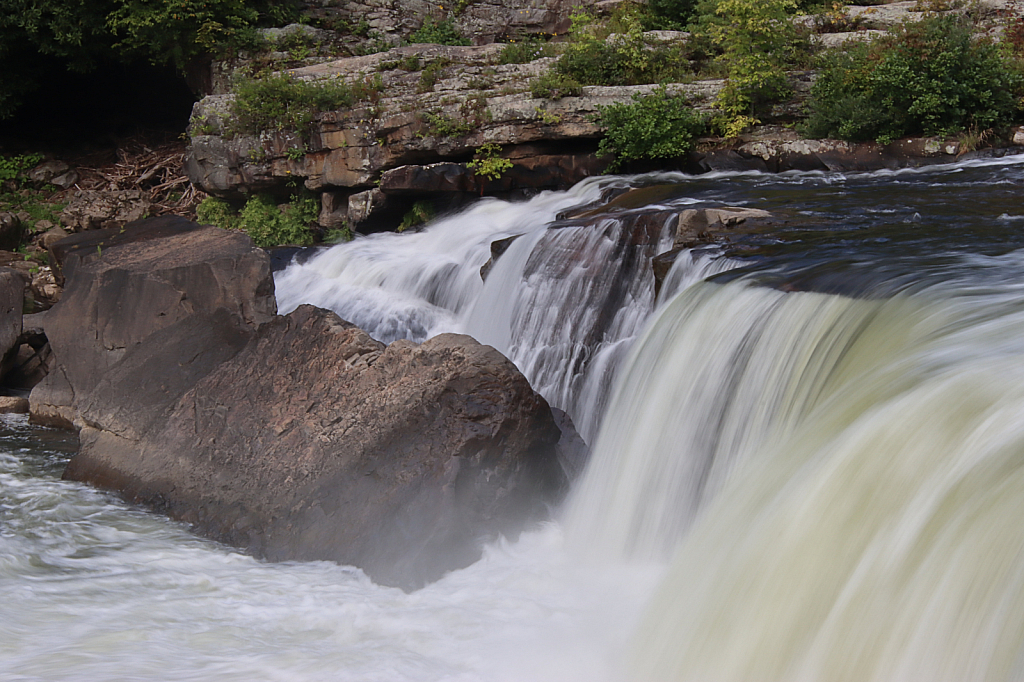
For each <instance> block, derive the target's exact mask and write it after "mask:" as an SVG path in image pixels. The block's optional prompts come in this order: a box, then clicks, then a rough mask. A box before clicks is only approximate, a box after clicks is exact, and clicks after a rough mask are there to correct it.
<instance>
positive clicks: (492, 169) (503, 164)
mask: <svg viewBox="0 0 1024 682" xmlns="http://www.w3.org/2000/svg"><path fill="white" fill-rule="evenodd" d="M500 153H501V145H500V144H497V143H495V142H488V143H487V144H485V145H484V146H482V147H480V148H479V149H477V150H476V154H474V155H473V160H472V161H470V162H469V163H467V164H466V168H468V169H470V170H471V171H473V175H479V176H481V177H484V178H487V179H489V180H499V179H501V176H502V175H504V174H505V173H506V171H509V170H511V169H512V162H511V161H509V160H508V159H503V158H501V157H500V156H498V155H499V154H500ZM481 191H483V190H482V189H481Z"/></svg>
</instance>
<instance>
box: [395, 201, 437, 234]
mask: <svg viewBox="0 0 1024 682" xmlns="http://www.w3.org/2000/svg"><path fill="white" fill-rule="evenodd" d="M435 215H436V213H435V211H434V205H433V204H431V203H430V202H429V201H426V200H423V201H417V202H416V203H414V204H413V205H412V208H410V209H409V211H408V212H407V213H406V214H405V215H404V216H403V217H402V222H401V223H399V225H398V227H397V228H395V229H396V231H397V232H405V231H406V230H408V229H409V228H410V227H415V226H417V225H422V224H423V223H429V222H430V221H431V220H433V219H434V216H435Z"/></svg>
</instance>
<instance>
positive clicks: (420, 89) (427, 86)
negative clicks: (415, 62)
mask: <svg viewBox="0 0 1024 682" xmlns="http://www.w3.org/2000/svg"><path fill="white" fill-rule="evenodd" d="M450 64H451V61H450V60H448V59H446V58H444V57H441V58H440V59H435V60H434V61H432V62H430V63H429V64H427V66H426V67H424V69H423V71H421V72H420V81H419V84H418V85H417V86H416V92H417V93H419V94H422V93H424V92H431V91H432V90H433V89H434V86H435V85H436V84H437V81H439V80H440V79H441V73H442V72H443V71H444V70H445V68H447V67H448V66H449V65H450Z"/></svg>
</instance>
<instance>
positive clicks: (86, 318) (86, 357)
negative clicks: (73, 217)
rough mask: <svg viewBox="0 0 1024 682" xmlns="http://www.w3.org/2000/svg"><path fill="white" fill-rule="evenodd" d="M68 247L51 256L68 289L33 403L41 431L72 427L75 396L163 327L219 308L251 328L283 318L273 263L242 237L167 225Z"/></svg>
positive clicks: (89, 237) (48, 324)
mask: <svg viewBox="0 0 1024 682" xmlns="http://www.w3.org/2000/svg"><path fill="white" fill-rule="evenodd" d="M68 239H69V240H72V241H73V243H72V244H71V245H70V246H69V247H67V248H65V247H66V245H65V244H64V242H63V241H62V242H58V243H57V244H55V245H54V247H53V248H52V249H51V253H52V252H54V251H56V252H59V253H60V264H61V266H62V270H63V276H64V277H65V278H66V279H67V282H66V288H65V291H64V295H63V297H62V298H61V300H60V302H59V303H58V304H57V305H55V306H54V307H53V308H52V309H51V310H50V311H49V313H48V314H47V316H46V321H45V332H46V336H47V338H48V339H49V342H50V347H51V349H52V351H53V354H54V358H53V366H52V369H51V371H50V373H49V374H48V375H47V377H46V378H45V379H44V380H43V381H42V382H41V383H40V384H39V385H37V386H36V387H35V388H34V389H33V391H32V395H31V403H32V410H31V413H32V418H33V420H35V421H37V422H39V423H49V424H53V425H60V426H70V425H71V424H72V423H73V422H74V419H75V417H76V408H75V402H76V399H77V397H78V396H83V395H85V394H87V393H88V392H89V391H91V390H92V389H93V388H94V387H95V386H96V384H97V383H98V382H99V380H100V379H101V378H102V377H103V375H104V373H105V372H106V371H107V370H108V369H109V368H110V367H112V366H113V365H114V364H115V363H117V362H118V361H119V360H120V359H121V358H122V357H124V355H125V353H126V352H127V351H128V350H129V349H131V348H132V347H134V346H135V345H138V344H139V343H141V342H142V341H143V340H145V339H146V338H147V337H148V336H149V335H150V334H152V333H153V332H155V331H157V330H159V329H163V328H164V327H168V326H170V325H172V324H174V323H175V322H177V321H179V320H182V319H184V318H186V317H189V316H191V315H194V314H196V313H200V312H204V311H205V312H212V311H214V310H217V309H218V308H224V309H226V310H228V311H230V312H232V313H234V314H236V315H237V316H238V317H239V318H240V319H242V320H243V321H244V322H245V323H246V324H247V325H249V326H250V327H255V326H257V325H259V324H261V323H263V322H266V321H267V320H269V319H271V317H273V315H274V313H275V312H276V301H275V299H274V281H273V278H272V277H271V274H270V259H269V258H268V257H267V254H266V253H265V252H264V251H262V250H261V249H257V248H255V247H254V246H253V245H252V241H251V240H250V239H249V237H248V236H246V235H244V234H241V233H237V232H228V231H225V230H221V229H219V228H215V227H208V226H206V227H204V226H198V225H195V224H194V223H190V222H188V221H185V220H184V219H181V218H172V217H161V218H151V219H149V220H143V221H139V222H137V223H134V224H132V225H129V226H126V227H125V229H124V231H123V232H122V231H120V230H114V231H113V232H112V233H96V234H94V235H93V234H85V235H74V236H72V237H69V238H68ZM97 239H98V240H99V241H98V242H96V241H95V240H97Z"/></svg>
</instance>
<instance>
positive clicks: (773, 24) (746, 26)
mask: <svg viewBox="0 0 1024 682" xmlns="http://www.w3.org/2000/svg"><path fill="white" fill-rule="evenodd" d="M795 8H796V2H795V1H794V0H720V2H719V3H718V5H717V7H716V8H715V14H716V15H717V16H718V17H719V18H724V19H727V20H728V21H727V22H712V23H711V24H710V25H709V28H708V32H709V34H710V37H711V40H712V42H713V43H714V44H715V45H716V46H718V47H719V48H720V49H721V50H722V54H721V55H720V56H719V57H718V60H719V62H720V63H721V64H722V65H723V66H725V68H726V71H727V73H728V78H727V79H726V83H725V87H724V88H723V89H722V91H721V93H720V94H719V96H718V106H719V107H720V108H721V109H722V110H723V111H725V113H726V114H727V115H728V116H729V118H730V119H731V120H732V121H742V122H744V123H746V122H752V121H754V120H755V119H753V118H752V117H751V114H753V113H754V111H755V109H756V107H757V105H759V104H761V103H763V102H770V101H773V100H778V99H781V98H783V97H785V96H786V95H788V94H789V83H788V82H787V80H786V65H787V63H788V62H789V61H790V60H791V58H792V54H793V53H794V51H795V49H796V45H797V44H798V42H799V39H800V38H799V35H798V33H797V31H796V29H795V28H794V27H793V24H792V22H791V21H790V19H789V13H790V12H792V11H793V10H794V9H795ZM727 127H728V126H727ZM733 127H737V126H733Z"/></svg>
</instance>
